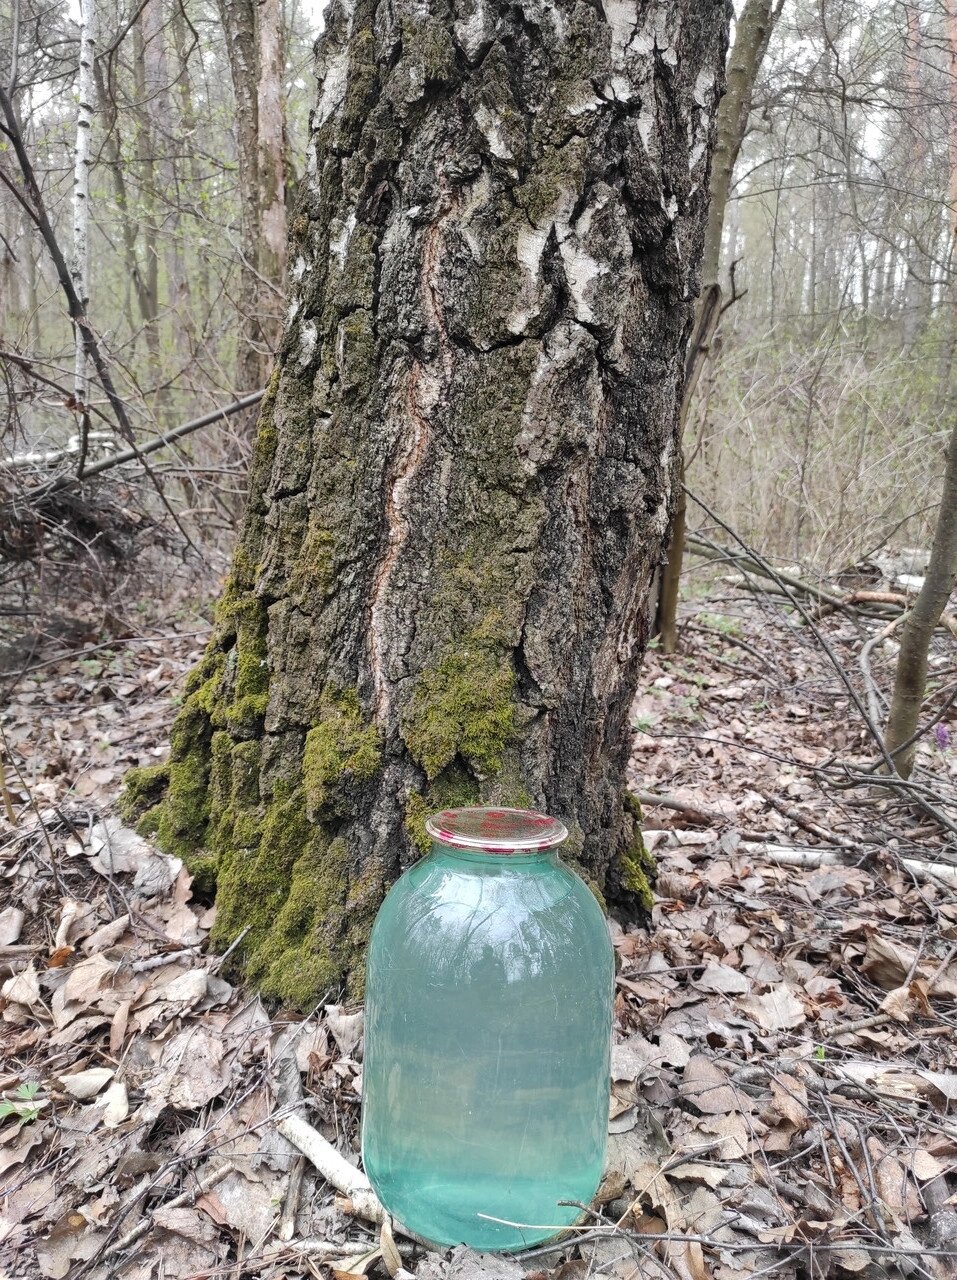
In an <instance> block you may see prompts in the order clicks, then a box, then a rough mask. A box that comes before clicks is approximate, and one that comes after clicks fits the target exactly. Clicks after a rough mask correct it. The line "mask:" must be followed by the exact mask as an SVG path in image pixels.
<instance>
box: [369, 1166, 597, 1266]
mask: <svg viewBox="0 0 957 1280" xmlns="http://www.w3.org/2000/svg"><path fill="white" fill-rule="evenodd" d="M372 1183H373V1187H374V1188H375V1191H376V1194H377V1195H378V1196H379V1199H380V1200H381V1201H382V1203H383V1205H384V1206H385V1207H386V1209H387V1210H388V1211H389V1213H390V1214H392V1215H393V1216H394V1217H395V1218H396V1219H397V1221H399V1222H400V1223H401V1224H402V1225H403V1226H404V1227H406V1228H407V1229H408V1230H409V1232H410V1233H412V1234H414V1235H416V1236H418V1237H419V1238H420V1239H422V1240H425V1241H428V1242H429V1244H431V1245H434V1246H435V1247H437V1248H441V1249H447V1248H449V1247H450V1246H454V1245H460V1244H464V1245H467V1246H468V1247H469V1248H470V1249H475V1250H477V1251H479V1252H481V1253H517V1252H521V1251H522V1250H523V1249H531V1248H534V1247H535V1246H536V1245H540V1244H548V1243H551V1242H552V1241H557V1240H560V1239H561V1238H562V1237H563V1236H565V1235H568V1234H569V1233H570V1232H571V1230H572V1229H573V1228H574V1227H575V1226H576V1225H578V1224H579V1223H581V1222H582V1221H583V1220H584V1218H585V1216H586V1215H585V1214H583V1213H582V1211H581V1210H580V1209H579V1208H577V1207H576V1206H575V1205H559V1204H558V1203H557V1201H558V1200H559V1199H576V1200H579V1201H580V1202H582V1203H584V1202H585V1199H590V1195H589V1196H588V1197H586V1198H582V1197H579V1196H575V1195H574V1193H569V1194H568V1195H567V1196H565V1195H562V1196H554V1195H553V1196H549V1195H548V1194H547V1193H545V1194H543V1189H542V1187H541V1184H540V1183H536V1184H533V1185H528V1186H524V1185H521V1184H516V1183H515V1182H514V1181H510V1182H509V1183H508V1184H503V1183H502V1182H501V1181H498V1180H490V1179H482V1180H469V1181H468V1182H466V1183H461V1184H450V1183H448V1182H440V1181H435V1182H433V1183H431V1184H430V1183H424V1182H418V1181H417V1182H416V1184H415V1191H414V1195H412V1196H409V1197H408V1198H407V1197H406V1196H404V1195H403V1194H402V1189H401V1188H400V1187H398V1186H396V1185H393V1186H391V1187H389V1186H385V1187H383V1186H380V1185H378V1184H377V1180H376V1179H375V1178H373V1179H372Z"/></svg>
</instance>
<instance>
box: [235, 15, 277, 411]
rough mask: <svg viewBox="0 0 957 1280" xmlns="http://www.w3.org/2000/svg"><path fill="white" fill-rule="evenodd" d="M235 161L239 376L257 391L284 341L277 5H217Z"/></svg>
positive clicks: (246, 385) (243, 384) (241, 380)
mask: <svg viewBox="0 0 957 1280" xmlns="http://www.w3.org/2000/svg"><path fill="white" fill-rule="evenodd" d="M219 12H220V17H221V19H222V23H223V27H224V29H225V32H226V48H227V51H228V55H229V68H230V75H231V78H232V82H233V97H234V100H235V104H236V148H237V155H238V159H239V166H238V168H239V201H240V251H241V257H242V261H241V268H240V276H241V286H240V310H241V312H242V327H241V330H240V335H239V339H240V340H239V352H238V358H237V378H238V381H239V384H240V385H241V386H242V387H243V388H244V389H248V388H252V387H256V386H258V387H261V386H262V385H263V384H264V382H265V380H266V378H267V376H268V373H269V368H270V365H271V363H272V356H273V352H274V351H275V349H276V346H277V344H278V342H279V339H280V337H281V329H282V311H283V295H282V284H283V278H284V275H285V249H286V213H285V209H286V203H285V202H286V193H285V177H284V173H285V124H284V118H283V102H282V6H281V4H280V3H279V0H261V2H258V0H219Z"/></svg>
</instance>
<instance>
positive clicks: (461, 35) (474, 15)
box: [455, 0, 492, 61]
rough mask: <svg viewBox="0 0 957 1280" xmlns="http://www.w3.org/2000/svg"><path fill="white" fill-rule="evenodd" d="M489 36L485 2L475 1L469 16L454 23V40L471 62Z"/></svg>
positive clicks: (490, 34)
mask: <svg viewBox="0 0 957 1280" xmlns="http://www.w3.org/2000/svg"><path fill="white" fill-rule="evenodd" d="M491 36H492V33H491V31H490V30H489V27H488V19H487V15H486V12H485V0H475V3H474V5H473V6H472V12H471V13H470V14H469V16H468V17H467V18H460V19H459V20H458V22H456V23H455V38H456V40H457V41H458V42H459V45H460V46H461V48H462V50H463V52H464V53H465V56H466V57H467V58H468V59H469V60H470V61H471V60H472V59H473V58H477V57H478V55H479V53H481V51H482V45H483V44H485V43H486V41H488V40H490V39H491Z"/></svg>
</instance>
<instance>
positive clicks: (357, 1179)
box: [276, 1114, 415, 1239]
mask: <svg viewBox="0 0 957 1280" xmlns="http://www.w3.org/2000/svg"><path fill="white" fill-rule="evenodd" d="M276 1129H277V1130H278V1132H279V1133H281V1134H282V1136H283V1137H284V1138H285V1139H286V1141H287V1142H291V1143H292V1145H293V1146H294V1147H296V1148H297V1150H299V1151H301V1152H302V1154H303V1155H304V1156H305V1157H306V1158H307V1160H309V1162H310V1163H311V1164H312V1165H314V1166H315V1168H316V1169H318V1170H319V1172H320V1173H321V1174H322V1176H323V1178H324V1179H325V1180H326V1182H328V1183H329V1184H330V1185H331V1186H333V1187H335V1188H336V1190H338V1191H341V1192H342V1194H343V1195H344V1196H347V1197H348V1198H349V1200H350V1201H351V1202H352V1208H353V1210H354V1211H355V1213H356V1214H357V1215H358V1216H359V1217H360V1218H365V1220H366V1221H367V1222H375V1223H381V1222H382V1221H383V1219H384V1218H385V1216H386V1211H385V1209H384V1208H383V1206H382V1202H381V1201H380V1199H379V1197H378V1196H377V1195H376V1193H375V1192H374V1191H373V1190H372V1184H371V1183H370V1181H369V1179H368V1178H367V1177H366V1176H365V1174H364V1173H363V1172H362V1171H361V1170H359V1169H357V1168H356V1167H355V1165H352V1164H350V1163H349V1161H348V1160H346V1159H345V1157H344V1156H342V1155H340V1154H339V1152H338V1151H337V1150H336V1149H335V1147H334V1146H333V1145H332V1143H331V1142H327V1141H326V1139H325V1138H324V1137H323V1136H322V1134H321V1133H319V1132H318V1130H316V1129H314V1128H313V1127H312V1125H311V1124H309V1123H307V1121H305V1120H303V1118H302V1116H299V1115H295V1114H292V1115H287V1116H283V1117H282V1119H281V1120H279V1121H278V1123H277V1124H276ZM395 1225H396V1227H397V1228H398V1229H399V1230H401V1231H402V1232H403V1234H404V1235H411V1233H410V1232H408V1231H406V1230H405V1228H404V1227H401V1226H400V1224H399V1223H396V1224H395ZM412 1238H413V1239H415V1237H414V1236H413V1237H412Z"/></svg>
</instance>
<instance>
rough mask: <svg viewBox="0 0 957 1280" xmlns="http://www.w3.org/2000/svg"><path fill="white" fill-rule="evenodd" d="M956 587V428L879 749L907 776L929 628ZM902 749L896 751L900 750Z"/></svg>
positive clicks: (924, 674) (906, 623) (924, 678)
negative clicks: (925, 568)
mask: <svg viewBox="0 0 957 1280" xmlns="http://www.w3.org/2000/svg"><path fill="white" fill-rule="evenodd" d="M955 584H957V427H955V428H954V429H953V431H952V432H951V437H950V444H949V445H948V448H947V464H946V467H945V470H944V487H943V493H942V494H941V499H940V511H939V512H938V514H937V526H936V528H935V530H934V541H933V545H932V546H931V551H930V563H929V564H928V566H927V573H926V575H925V577H924V584H923V586H922V587H921V589H920V591H919V592H918V593H917V599H916V600H915V601H914V607H913V609H911V611H910V613H909V614H908V615H907V617H906V619H905V620H904V627H903V630H902V631H901V647H900V652H899V654H898V655H897V670H896V672H895V675H894V692H893V694H892V696H891V709H890V714H889V715H888V718H887V733H886V735H885V745H886V747H887V752H888V755H889V756H890V757H891V758H892V759H893V761H894V764H895V765H896V767H897V772H898V773H899V774H900V775H901V776H902V777H904V778H908V777H910V773H911V769H912V768H913V765H914V754H915V752H916V750H917V747H916V744H913V745H911V746H910V747H905V746H904V745H903V744H905V743H908V742H910V741H911V739H912V738H913V736H914V734H915V733H916V732H917V722H918V720H919V718H920V709H921V704H922V703H923V700H924V691H925V689H926V685H927V654H928V652H929V650H930V641H931V637H932V636H933V634H934V628H935V627H936V626H937V624H938V623H939V622H940V617H941V614H942V613H943V612H944V610H945V608H946V607H947V602H948V600H949V599H950V596H951V592H952V591H953V590H954V585H955ZM902 747H903V749H902V750H899V749H900V748H902Z"/></svg>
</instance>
